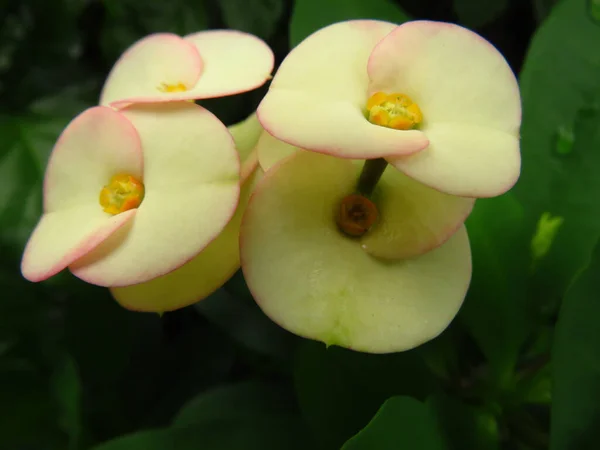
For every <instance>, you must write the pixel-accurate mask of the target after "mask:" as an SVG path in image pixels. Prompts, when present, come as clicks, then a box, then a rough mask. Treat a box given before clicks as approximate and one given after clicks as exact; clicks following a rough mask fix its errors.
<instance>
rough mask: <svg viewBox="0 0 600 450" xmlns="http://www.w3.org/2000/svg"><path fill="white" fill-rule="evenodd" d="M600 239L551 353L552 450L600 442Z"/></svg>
mask: <svg viewBox="0 0 600 450" xmlns="http://www.w3.org/2000/svg"><path fill="white" fill-rule="evenodd" d="M598 273H600V243H599V244H598V245H596V249H595V251H594V255H593V258H592V261H591V263H590V265H589V266H588V268H587V269H586V270H585V271H583V273H581V275H580V276H579V277H578V278H577V279H576V280H575V282H574V283H573V285H572V286H571V287H570V288H569V290H568V292H567V294H566V296H565V299H564V301H563V304H562V308H561V310H560V315H559V318H558V323H557V326H556V332H555V338H554V351H553V355H552V371H553V378H554V380H553V387H554V393H553V404H552V429H551V446H550V448H551V450H587V449H589V450H592V449H596V448H598V442H600V406H599V404H598V398H600V354H599V353H598V349H599V348H600V327H598V318H599V317H600V302H599V301H598V292H600V278H599V277H598Z"/></svg>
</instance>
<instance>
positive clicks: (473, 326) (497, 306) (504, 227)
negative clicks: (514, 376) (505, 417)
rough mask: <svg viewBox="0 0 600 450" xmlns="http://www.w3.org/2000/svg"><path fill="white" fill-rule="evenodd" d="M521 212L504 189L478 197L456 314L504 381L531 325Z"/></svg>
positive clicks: (469, 223)
mask: <svg viewBox="0 0 600 450" xmlns="http://www.w3.org/2000/svg"><path fill="white" fill-rule="evenodd" d="M523 215H524V211H523V208H522V207H521V205H520V204H519V202H517V201H516V200H515V198H514V196H513V195H512V194H510V193H508V194H505V195H503V196H500V197H496V198H493V199H482V200H478V201H477V202H476V203H475V208H474V209H473V213H472V214H471V216H470V217H469V218H468V219H467V230H468V231H469V238H470V241H471V249H472V252H473V278H472V281H471V287H470V288H469V293H468V295H467V299H466V301H465V304H464V306H463V308H462V309H461V311H460V314H459V317H460V319H461V320H462V321H463V323H464V324H465V325H466V326H467V328H468V330H469V331H470V333H471V334H472V336H473V337H474V339H475V341H476V342H477V344H478V345H479V347H480V348H481V350H482V351H483V353H484V355H485V356H486V357H487V359H488V361H489V362H490V363H491V365H492V367H493V368H494V370H495V373H496V375H497V376H498V377H500V378H502V379H503V380H504V381H507V378H508V377H509V376H510V374H511V372H512V369H513V368H514V365H515V364H516V361H517V357H518V354H519V350H520V348H521V346H522V344H523V342H524V340H525V339H526V337H527V335H528V332H529V330H530V327H531V325H532V323H531V321H530V318H529V315H528V312H527V309H526V308H527V303H526V301H525V295H526V292H525V286H524V283H525V277H526V276H527V270H528V260H529V242H528V240H527V239H526V237H524V235H523V230H522V224H523Z"/></svg>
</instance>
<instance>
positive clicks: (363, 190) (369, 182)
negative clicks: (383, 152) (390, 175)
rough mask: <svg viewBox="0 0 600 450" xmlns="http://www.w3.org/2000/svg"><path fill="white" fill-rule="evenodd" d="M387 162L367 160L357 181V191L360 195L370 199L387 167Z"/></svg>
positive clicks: (383, 160)
mask: <svg viewBox="0 0 600 450" xmlns="http://www.w3.org/2000/svg"><path fill="white" fill-rule="evenodd" d="M387 164H388V163H387V161H386V160H385V159H383V158H377V159H367V160H366V161H365V165H364V166H363V168H362V172H361V173H360V178H359V179H358V187H357V190H358V192H359V193H360V194H361V195H364V196H365V197H370V196H371V194H372V193H373V190H374V189H375V186H377V183H378V182H379V179H380V178H381V175H383V172H384V170H385V168H386V167H387Z"/></svg>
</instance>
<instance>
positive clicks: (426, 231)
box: [256, 132, 475, 260]
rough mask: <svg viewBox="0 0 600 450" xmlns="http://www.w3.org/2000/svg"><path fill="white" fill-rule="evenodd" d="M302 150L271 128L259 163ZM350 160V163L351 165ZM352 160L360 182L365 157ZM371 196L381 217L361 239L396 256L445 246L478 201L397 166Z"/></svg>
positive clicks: (272, 163)
mask: <svg viewBox="0 0 600 450" xmlns="http://www.w3.org/2000/svg"><path fill="white" fill-rule="evenodd" d="M299 151H304V150H301V149H299V148H297V147H293V146H291V145H289V144H286V143H285V142H282V141H279V140H277V139H275V138H274V137H272V136H271V135H270V134H268V133H266V132H264V133H263V134H262V135H261V136H260V138H259V139H258V143H257V144H256V153H257V156H258V160H259V164H260V166H261V168H262V169H263V170H264V171H265V172H266V171H269V170H271V169H272V168H273V167H276V165H277V164H278V163H279V162H280V161H281V160H284V159H286V158H289V157H290V156H291V155H293V154H294V153H297V152H299ZM318 161H319V160H318V159H317V160H314V163H315V164H318ZM349 163H350V161H346V165H347V164H349ZM351 163H352V166H353V167H354V169H353V171H354V172H353V173H354V175H355V179H354V181H355V182H356V181H357V180H358V172H359V171H360V169H361V167H362V165H363V163H364V161H359V160H352V161H351ZM324 176H327V174H324ZM316 177H317V175H316V173H315V175H314V178H316ZM331 182H332V183H333V181H331ZM298 189H303V188H302V186H299V187H298ZM347 191H348V192H345V195H348V194H351V193H352V192H353V189H347ZM371 199H372V200H373V201H374V202H375V203H376V206H377V209H378V211H379V217H378V220H377V221H376V222H375V224H374V225H373V226H372V227H371V228H370V230H369V232H368V233H366V234H364V235H362V236H361V237H360V239H359V241H360V244H361V246H362V248H363V250H364V251H366V252H367V253H369V254H371V255H373V256H376V257H378V258H383V259H390V260H391V259H400V258H411V257H414V256H418V255H421V254H423V253H425V252H428V251H429V250H432V249H434V248H436V247H438V246H440V245H441V244H443V243H444V242H445V241H446V240H448V239H449V238H450V237H451V236H452V235H453V234H454V233H455V232H456V231H457V230H458V229H459V228H460V227H461V226H462V224H463V223H464V221H465V219H466V218H467V217H468V215H469V214H470V213H471V210H472V209H473V205H474V203H475V200H474V199H472V198H466V197H458V196H454V195H450V194H446V193H443V192H439V191H437V190H435V189H433V188H430V187H428V186H426V185H424V184H422V183H419V182H418V181H415V180H413V179H412V178H410V177H408V176H406V175H404V174H403V173H402V172H400V171H398V170H395V169H394V168H393V167H388V168H387V169H385V170H384V172H383V175H382V176H381V179H380V180H379V182H378V184H377V187H376V188H375V191H374V192H373V195H372V196H371ZM307 245H310V243H308V242H307Z"/></svg>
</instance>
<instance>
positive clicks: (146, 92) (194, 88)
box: [100, 30, 274, 108]
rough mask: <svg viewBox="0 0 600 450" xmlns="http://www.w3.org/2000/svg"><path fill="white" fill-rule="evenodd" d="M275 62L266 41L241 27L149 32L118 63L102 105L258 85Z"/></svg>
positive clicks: (202, 95) (220, 94)
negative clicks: (180, 33) (183, 34)
mask: <svg viewBox="0 0 600 450" xmlns="http://www.w3.org/2000/svg"><path fill="white" fill-rule="evenodd" d="M273 64H274V57H273V52H272V51H271V49H270V48H269V46H268V45H267V44H266V43H265V42H263V41H262V40H261V39H259V38H257V37H256V36H253V35H251V34H247V33H243V32H240V31H234V30H210V31H201V32H199V33H194V34H190V35H189V36H186V37H184V38H182V37H180V36H177V35H175V34H170V33H157V34H151V35H149V36H147V37H145V38H144V39H141V40H140V41H138V42H136V43H135V44H133V45H132V46H131V47H130V48H129V49H128V50H127V51H125V53H124V54H123V55H122V56H121V58H119V60H118V61H117V62H116V64H115V65H114V67H113V68H112V70H111V72H110V74H109V76H108V78H107V80H106V83H105V85H104V88H103V90H102V94H101V97H100V104H101V105H106V106H112V107H115V108H123V107H125V106H127V105H128V104H131V103H156V102H170V101H177V100H197V99H205V98H214V97H223V96H227V95H233V94H238V93H241V92H245V91H249V90H252V89H255V88H258V87H260V86H262V85H263V84H264V83H265V81H267V80H268V79H269V78H270V77H271V71H272V70H273Z"/></svg>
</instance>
